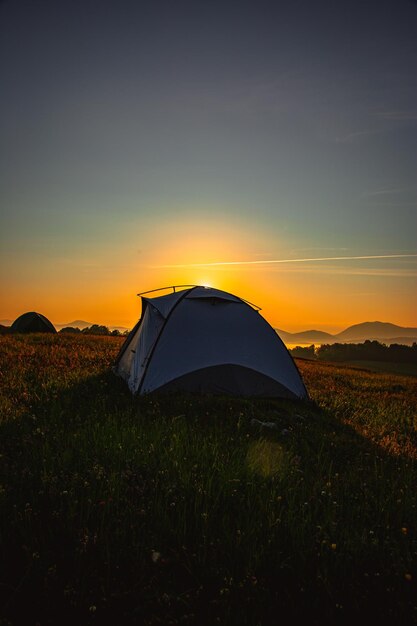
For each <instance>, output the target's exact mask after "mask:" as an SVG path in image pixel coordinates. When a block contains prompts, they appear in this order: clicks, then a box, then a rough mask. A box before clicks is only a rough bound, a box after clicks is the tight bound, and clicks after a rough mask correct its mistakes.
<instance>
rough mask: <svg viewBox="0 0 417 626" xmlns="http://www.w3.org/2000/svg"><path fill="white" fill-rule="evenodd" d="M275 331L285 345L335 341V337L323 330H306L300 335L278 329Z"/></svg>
mask: <svg viewBox="0 0 417 626" xmlns="http://www.w3.org/2000/svg"><path fill="white" fill-rule="evenodd" d="M275 330H276V331H277V333H278V335H279V336H280V337H281V339H282V341H283V342H284V343H297V342H299V343H328V342H329V341H333V335H331V334H330V333H325V332H324V331H322V330H304V331H302V332H300V333H288V332H287V331H285V330H279V329H278V328H276V329H275Z"/></svg>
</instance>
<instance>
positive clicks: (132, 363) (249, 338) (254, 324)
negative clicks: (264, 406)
mask: <svg viewBox="0 0 417 626" xmlns="http://www.w3.org/2000/svg"><path fill="white" fill-rule="evenodd" d="M148 293H150V292H148ZM114 371H115V373H116V374H118V375H119V376H121V377H122V378H124V379H125V380H126V382H127V384H128V385H129V389H130V390H131V391H132V393H138V394H146V393H150V392H152V391H156V390H158V392H159V391H160V392H168V391H176V390H182V391H193V392H200V393H215V394H228V395H238V396H263V397H280V398H306V397H307V391H306V388H305V386H304V383H303V381H302V379H301V376H300V374H299V372H298V369H297V367H296V365H295V363H294V361H293V360H292V358H291V356H290V354H289V352H288V351H287V349H286V347H285V346H284V344H283V343H282V341H281V339H280V338H279V337H278V335H277V333H276V332H275V330H274V329H273V328H272V327H271V326H270V325H269V324H268V322H267V321H266V320H265V319H264V318H263V317H262V316H261V315H260V313H259V311H258V310H257V309H255V308H254V307H253V306H252V305H251V304H249V303H248V302H246V301H244V300H242V299H240V298H238V297H236V296H233V295H232V294H230V293H226V292H225V291H220V290H218V289H211V288H208V287H198V286H197V287H190V288H188V289H183V290H181V291H176V290H175V288H174V293H170V294H169V295H164V296H159V297H154V298H145V297H143V296H142V316H141V318H140V320H139V322H138V323H137V324H136V326H135V327H134V328H133V330H132V331H131V332H130V334H129V335H128V337H127V339H126V341H125V343H124V345H123V346H122V349H121V351H120V354H119V356H118V358H117V361H116V365H115V367H114Z"/></svg>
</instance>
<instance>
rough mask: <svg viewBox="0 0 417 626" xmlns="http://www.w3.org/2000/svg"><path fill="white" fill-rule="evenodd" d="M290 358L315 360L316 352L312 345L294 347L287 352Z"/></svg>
mask: <svg viewBox="0 0 417 626" xmlns="http://www.w3.org/2000/svg"><path fill="white" fill-rule="evenodd" d="M289 352H290V354H291V356H293V357H298V358H300V359H315V358H316V352H315V346H314V344H313V345H311V346H308V347H307V346H295V348H293V349H292V350H290V351H289Z"/></svg>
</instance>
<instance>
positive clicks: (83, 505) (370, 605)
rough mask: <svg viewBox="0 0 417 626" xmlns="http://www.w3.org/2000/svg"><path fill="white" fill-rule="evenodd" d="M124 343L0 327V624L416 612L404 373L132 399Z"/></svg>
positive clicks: (351, 372) (323, 367)
mask: <svg viewBox="0 0 417 626" xmlns="http://www.w3.org/2000/svg"><path fill="white" fill-rule="evenodd" d="M121 342H122V340H120V339H119V338H115V337H94V336H89V337H87V336H82V337H77V336H62V335H58V336H48V335H32V336H19V335H16V336H4V337H1V338H0V375H1V379H2V392H1V396H0V409H1V424H0V428H1V432H0V453H1V457H0V540H1V541H0V544H1V548H0V615H1V616H2V618H3V619H1V618H0V624H1V625H2V626H5V625H6V624H8V625H13V626H15V625H20V624H35V623H39V624H42V626H44V625H48V624H50V625H55V624H58V623H59V624H78V623H79V624H83V625H89V624H106V623H112V624H146V625H154V624H164V625H165V624H207V625H209V624H210V625H211V624H216V623H219V624H222V625H223V624H226V625H231V624H242V625H245V624H246V625H248V626H249V625H250V626H257V625H259V626H260V625H262V626H264V625H272V624H277V623H279V621H280V620H282V621H283V622H285V621H287V620H288V619H292V620H294V619H296V620H298V621H299V622H301V623H308V624H309V625H310V624H351V623H352V622H353V621H356V623H358V624H362V623H363V624H365V623H368V622H370V621H371V620H377V621H378V622H379V624H391V623H397V622H399V623H404V624H412V623H417V595H416V592H417V587H416V581H417V567H416V556H417V535H416V504H417V493H416V489H415V486H416V479H417V471H416V469H417V467H416V458H417V436H416V406H417V394H416V391H417V381H415V379H413V378H410V377H401V376H397V375H390V374H380V373H372V372H366V371H360V370H358V369H351V368H346V367H341V366H337V367H336V366H332V365H329V364H323V363H317V362H309V361H301V360H300V361H299V362H298V365H299V367H300V369H301V370H302V374H303V377H304V380H305V383H306V385H307V388H308V390H309V393H310V397H311V401H310V402H308V403H296V402H289V401H279V400H262V399H258V400H251V399H238V398H220V397H203V396H192V395H185V394H183V395H175V396H170V397H163V396H161V397H158V396H157V395H151V396H148V397H145V398H132V397H131V395H130V393H129V392H128V390H127V387H126V385H125V384H124V382H123V381H121V380H120V379H118V378H116V377H115V376H113V374H112V373H111V371H110V367H111V364H112V362H113V361H114V358H115V356H116V354H117V352H118V350H119V348H120V345H121ZM254 418H255V419H257V420H262V421H268V422H275V423H276V425H277V430H271V431H269V430H265V429H264V430H260V429H259V426H258V425H257V424H254V425H252V424H251V420H252V419H254Z"/></svg>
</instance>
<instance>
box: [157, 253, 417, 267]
mask: <svg viewBox="0 0 417 626" xmlns="http://www.w3.org/2000/svg"><path fill="white" fill-rule="evenodd" d="M415 257H417V254H372V255H366V256H325V257H315V258H312V259H270V260H269V261H216V262H215V263H180V264H178V265H154V266H152V267H153V268H159V269H161V268H165V269H166V268H186V267H216V266H220V265H271V264H276V263H316V262H320V261H361V260H365V259H410V258H415Z"/></svg>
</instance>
